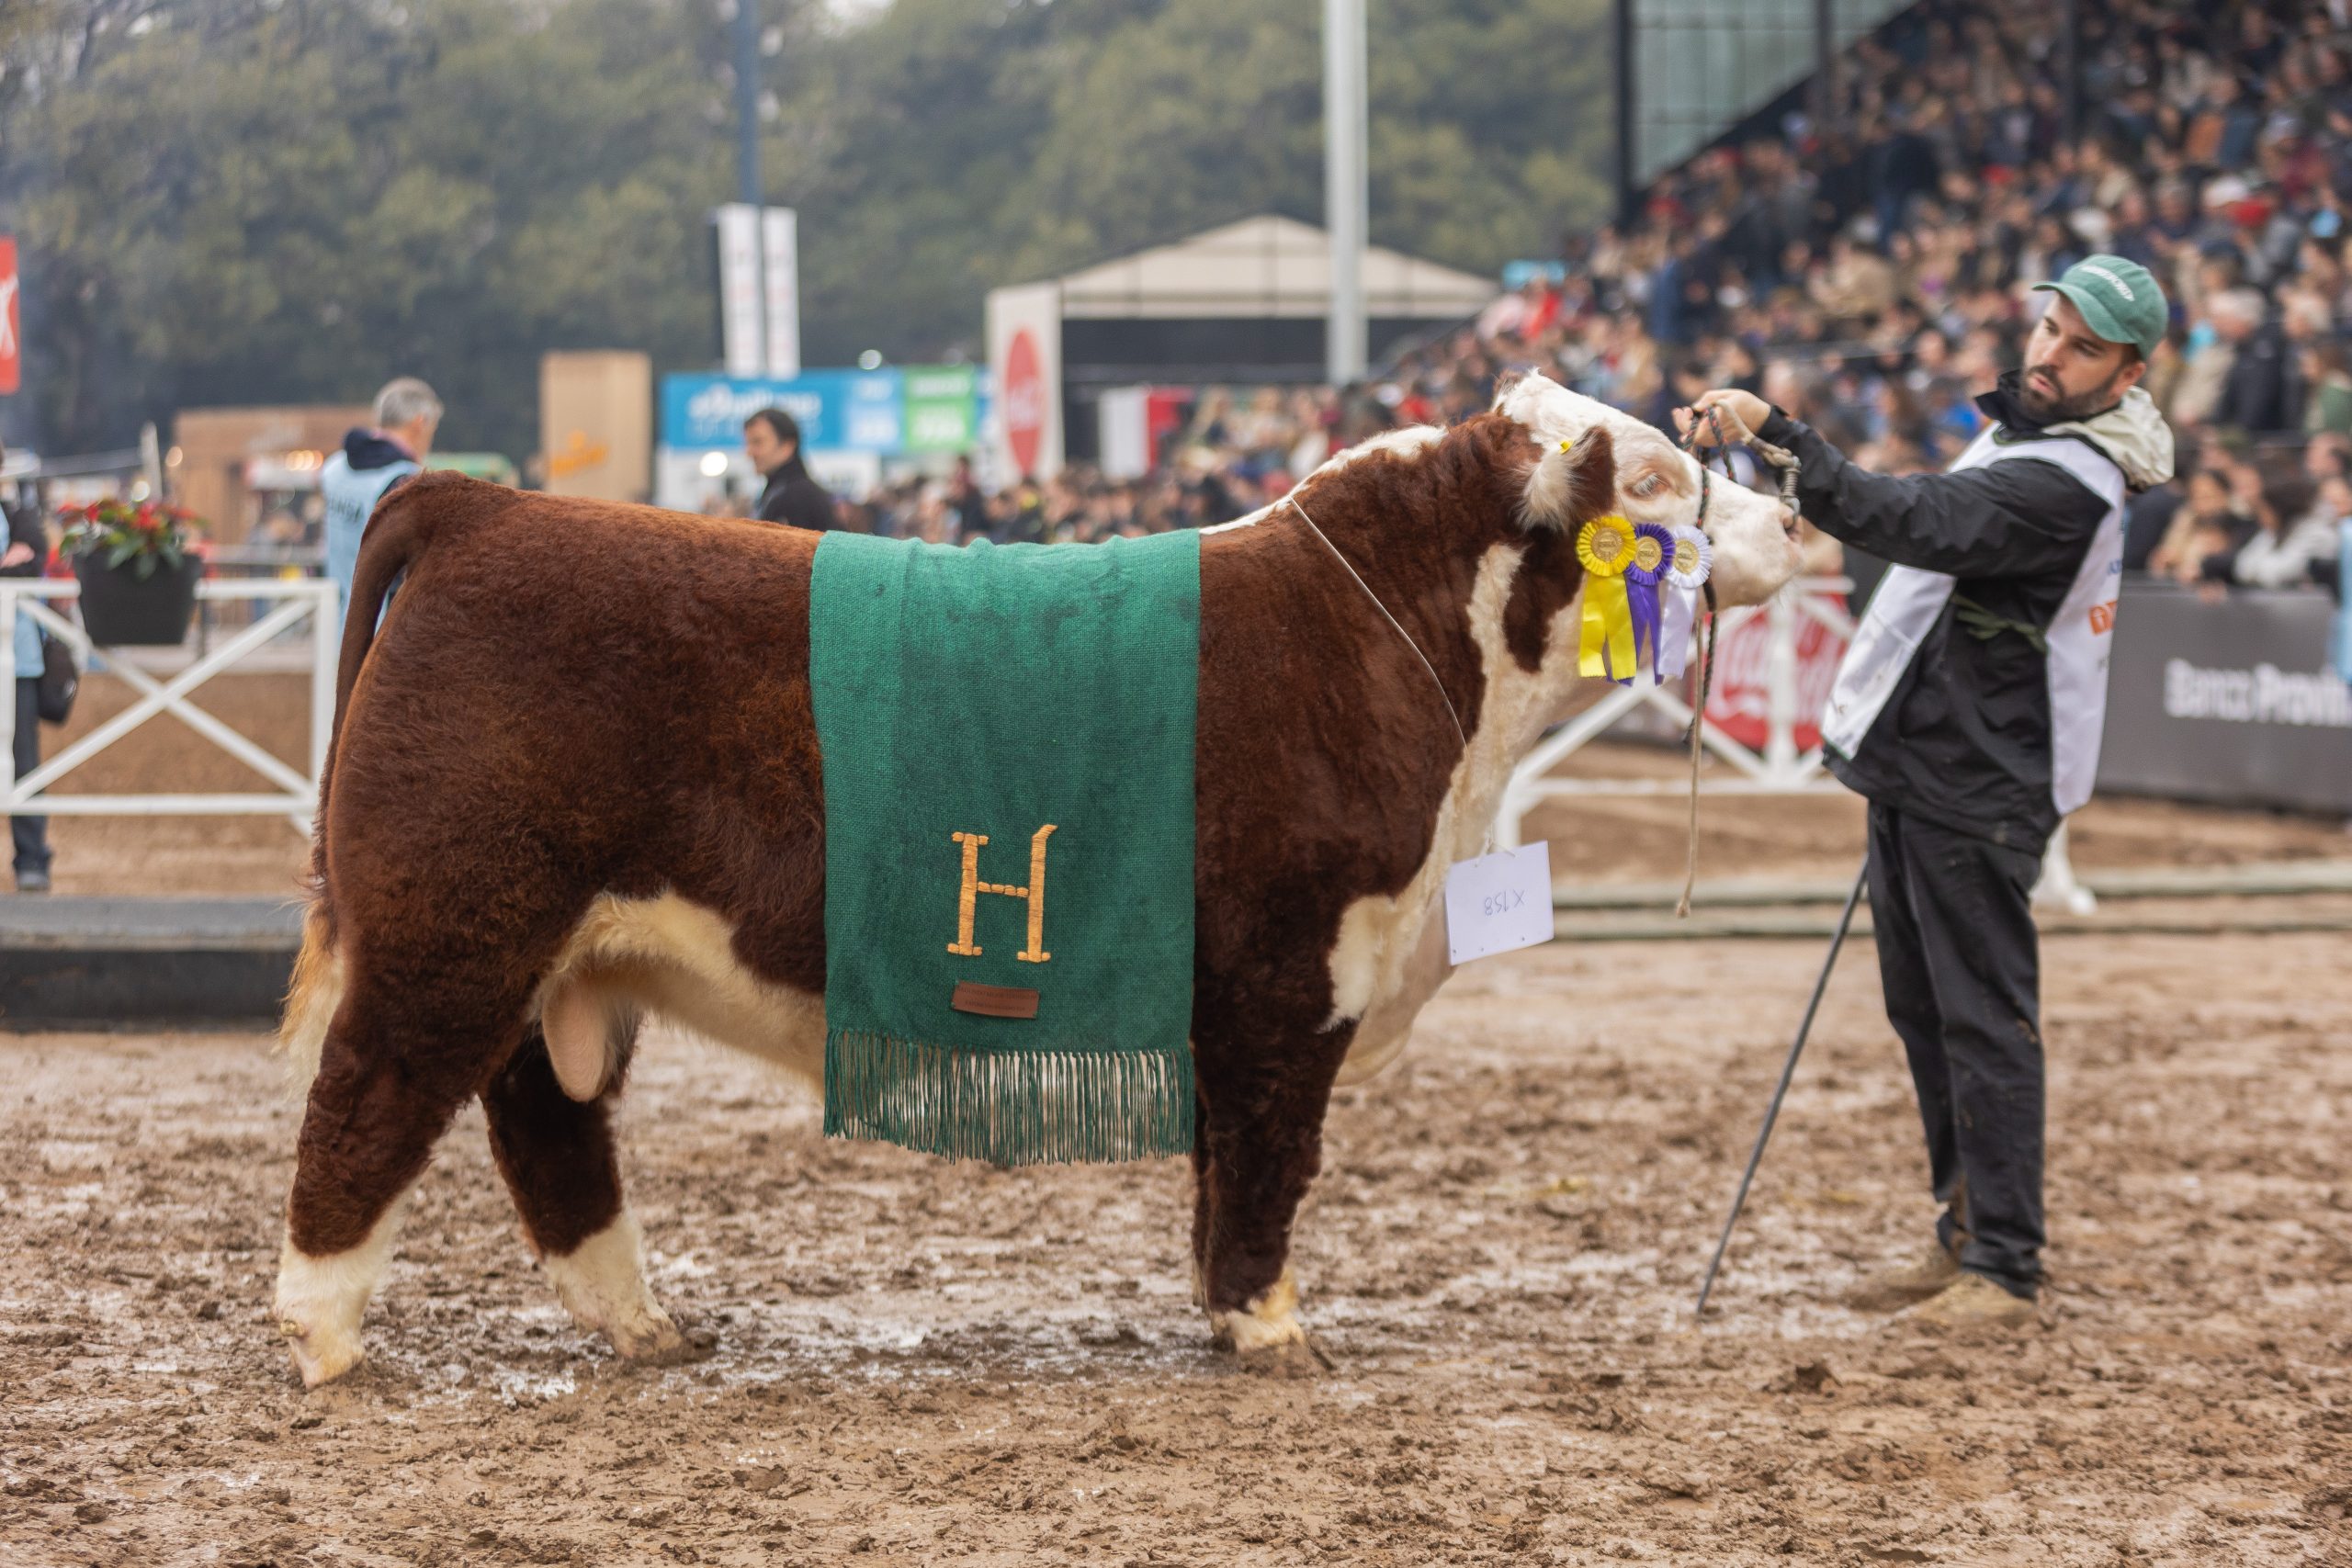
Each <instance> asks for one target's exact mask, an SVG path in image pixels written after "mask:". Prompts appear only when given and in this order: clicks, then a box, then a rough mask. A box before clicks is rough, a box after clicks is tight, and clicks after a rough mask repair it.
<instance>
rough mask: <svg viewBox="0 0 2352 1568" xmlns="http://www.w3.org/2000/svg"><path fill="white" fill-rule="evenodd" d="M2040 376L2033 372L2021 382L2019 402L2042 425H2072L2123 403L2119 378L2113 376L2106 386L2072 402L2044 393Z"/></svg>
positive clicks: (2082, 394)
mask: <svg viewBox="0 0 2352 1568" xmlns="http://www.w3.org/2000/svg"><path fill="white" fill-rule="evenodd" d="M2039 374H2040V373H2039V372H2037V371H2032V370H2029V371H2027V372H2026V373H2025V374H2024V375H2022V376H2020V377H2018V402H2019V403H2021V404H2023V405H2024V407H2025V412H2027V413H2029V414H2030V415H2032V416H2033V418H2034V419H2035V420H2036V421H2037V422H2038V423H2042V424H2072V423H2077V422H2079V421H2082V420H2086V419H2088V418H2090V417H2091V416H2092V415H2094V414H2102V413H2105V412H2107V411H2108V410H2109V409H2111V408H2113V407H2114V406H2115V405H2116V404H2117V402H2119V401H2120V398H2119V397H2118V395H2117V393H2116V390H2115V383H2116V381H2117V380H2118V379H2119V378H2120V375H2119V376H2110V377H2109V378H2107V381H2106V382H2105V384H2103V385H2101V386H2098V387H2094V388H2092V389H2090V390H2089V391H2087V392H2083V393H2080V394H2078V395H2076V396H2075V397H2071V398H2060V397H2053V396H2052V394H2050V393H2049V392H2046V391H2044V390H2042V389H2041V384H2040V383H2039V382H2038V381H2037V380H2036V377H2037V376H2038V375H2039Z"/></svg>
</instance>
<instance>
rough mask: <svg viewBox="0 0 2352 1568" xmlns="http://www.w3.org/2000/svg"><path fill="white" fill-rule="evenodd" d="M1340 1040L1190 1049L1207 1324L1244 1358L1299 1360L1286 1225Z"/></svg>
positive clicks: (1301, 1346)
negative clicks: (1197, 1101) (1200, 1120)
mask: <svg viewBox="0 0 2352 1568" xmlns="http://www.w3.org/2000/svg"><path fill="white" fill-rule="evenodd" d="M1345 1054H1346V1044H1345V1042H1344V1041H1340V1042H1339V1043H1337V1045H1336V1046H1335V1045H1334V1044H1333V1043H1332V1042H1331V1040H1330V1038H1329V1036H1325V1035H1319V1034H1318V1035H1306V1036H1304V1037H1302V1038H1299V1039H1297V1040H1295V1041H1283V1042H1280V1043H1276V1042H1272V1041H1269V1040H1266V1039H1264V1038H1262V1037H1261V1038H1259V1039H1257V1040H1254V1041H1252V1042H1251V1043H1250V1046H1249V1047H1248V1048H1247V1049H1246V1051H1245V1050H1244V1049H1239V1048H1228V1049H1225V1050H1218V1049H1216V1048H1214V1047H1211V1048H1209V1049H1206V1050H1204V1051H1202V1052H1201V1053H1200V1061H1199V1070H1200V1075H1201V1086H1202V1099H1203V1101H1204V1103H1203V1106H1202V1111H1203V1117H1204V1129H1203V1132H1202V1135H1201V1140H1200V1142H1201V1154H1200V1157H1199V1158H1198V1159H1197V1160H1196V1162H1195V1166H1194V1168H1195V1170H1196V1171H1197V1172H1198V1174H1199V1178H1200V1179H1202V1180H1203V1181H1204V1183H1205V1184H1206V1191H1205V1192H1204V1194H1201V1195H1200V1196H1199V1198H1198V1199H1197V1201H1196V1204H1195V1213H1194V1221H1195V1224H1196V1226H1197V1227H1198V1234H1197V1235H1196V1238H1195V1239H1196V1249H1197V1254H1198V1262H1199V1265H1200V1268H1201V1271H1202V1275H1203V1279H1202V1287H1203V1288H1202V1293H1203V1296H1204V1305H1206V1306H1207V1308H1208V1313H1209V1326H1210V1329H1211V1331H1212V1332H1213V1333H1214V1334H1215V1336H1216V1339H1217V1341H1218V1342H1219V1343H1220V1344H1225V1345H1229V1346H1231V1347H1232V1348H1233V1349H1234V1350H1236V1351H1237V1352H1238V1353H1239V1354H1240V1355H1241V1356H1242V1358H1243V1359H1245V1360H1261V1359H1262V1360H1267V1361H1273V1362H1280V1363H1284V1364H1288V1365H1292V1366H1299V1365H1303V1364H1305V1363H1306V1361H1307V1360H1308V1359H1311V1358H1312V1355H1313V1352H1312V1348H1311V1347H1310V1346H1309V1344H1308V1342H1307V1338H1306V1330H1305V1329H1304V1328H1302V1327H1301V1326H1300V1325H1299V1322H1298V1287H1297V1285H1296V1283H1295V1281H1294V1280H1293V1278H1292V1275H1291V1269H1290V1239H1291V1223H1292V1221H1293V1220H1294V1219H1295V1217H1296V1215H1297V1213H1298V1205H1299V1203H1300V1201H1302V1200H1303V1199H1304V1198H1305V1197H1306V1190H1307V1188H1308V1187H1309V1186H1310V1185H1312V1184H1313V1182H1314V1180H1315V1175H1316V1172H1317V1170H1318V1169H1320V1168H1321V1166H1322V1159H1323V1111H1324V1108H1325V1107H1326V1106H1327V1105H1328V1104H1329V1101H1330V1098H1331V1083H1332V1079H1333V1078H1334V1077H1337V1075H1338V1073H1339V1066H1340V1057H1341V1056H1343V1055H1345Z"/></svg>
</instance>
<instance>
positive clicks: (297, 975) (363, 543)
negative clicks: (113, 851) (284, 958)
mask: <svg viewBox="0 0 2352 1568" xmlns="http://www.w3.org/2000/svg"><path fill="white" fill-rule="evenodd" d="M476 484H477V481H475V480H472V479H466V478H464V477H463V476H462V475H458V474H424V475H420V476H419V477H417V478H415V479H407V480H403V481H401V482H400V483H398V484H396V485H394V486H393V488H392V490H391V491H390V493H388V494H387V495H386V496H385V497H384V498H383V500H381V501H379V502H377V503H376V510H375V512H374V513H372V514H371V515H370V516H369V517H368V526H367V530H366V532H365V533H363V534H362V535H361V536H360V544H359V561H358V565H357V567H356V570H354V572H353V573H352V580H351V599H350V603H349V604H347V605H346V606H345V610H344V617H343V647H342V649H341V651H340V652H339V653H338V654H337V656H336V662H335V672H334V722H333V724H332V725H331V726H330V727H329V728H328V730H327V750H326V758H325V760H324V761H323V762H322V764H321V767H320V770H319V809H318V815H317V816H316V817H315V818H312V819H311V871H310V875H309V877H308V879H307V881H308V884H309V893H310V899H309V904H310V907H309V908H308V910H307V911H306V912H305V914H304V916H303V919H302V951H301V955H300V957H299V958H298V959H297V960H296V961H295V964H294V977H293V983H292V985H291V986H290V987H288V991H287V994H286V1011H285V1014H284V1017H283V1019H282V1021H281V1022H280V1024H279V1029H278V1041H279V1043H280V1044H281V1045H282V1046H283V1047H284V1049H285V1051H286V1054H287V1060H288V1069H289V1071H290V1072H291V1073H292V1075H293V1077H294V1080H295V1085H296V1088H297V1089H301V1090H307V1089H309V1087H310V1080H311V1074H313V1073H315V1072H316V1071H317V1070H318V1064H319V1051H320V1049H321V1047H322V1045H323V1044H324V1043H325V1040H326V1031H327V1023H328V1021H330V1020H332V1019H333V1018H334V1010H335V1007H336V1006H337V1004H338V1003H340V1002H341V1000H342V998H343V964H342V960H341V959H340V957H339V956H338V955H337V953H336V952H335V918H334V905H333V903H332V902H331V901H330V899H329V897H328V892H327V788H328V784H329V781H330V780H332V779H333V778H334V760H335V753H336V752H337V751H338V750H340V749H341V747H342V741H343V721H344V716H345V714H347V713H348V712H349V711H350V708H351V692H352V688H353V687H354V686H356V685H357V684H358V682H359V668H360V666H361V664H363V663H364V662H365V661H366V660H367V658H368V646H369V645H370V644H371V643H373V642H374V641H375V640H376V622H377V619H378V617H379V616H380V615H382V614H383V609H384V602H385V601H386V600H387V599H389V598H390V596H391V592H392V584H393V583H395V582H396V581H399V580H400V576H401V573H402V572H404V571H406V570H408V569H409V568H410V567H411V566H412V565H413V564H414V563H415V561H416V559H417V558H418V557H420V556H422V555H423V554H424V550H425V547H427V546H429V545H430V544H431V543H432V542H433V537H434V535H435V532H436V531H437V529H438V525H439V523H440V521H441V519H442V518H443V517H445V516H447V514H448V513H450V512H451V511H452V510H454V508H453V507H452V506H451V504H450V503H451V502H453V501H456V500H457V499H458V498H457V496H455V495H453V494H452V493H451V492H453V491H465V490H469V489H472V488H474V487H475V486H476ZM481 488H484V489H489V488H490V487H486V486H485V487H481Z"/></svg>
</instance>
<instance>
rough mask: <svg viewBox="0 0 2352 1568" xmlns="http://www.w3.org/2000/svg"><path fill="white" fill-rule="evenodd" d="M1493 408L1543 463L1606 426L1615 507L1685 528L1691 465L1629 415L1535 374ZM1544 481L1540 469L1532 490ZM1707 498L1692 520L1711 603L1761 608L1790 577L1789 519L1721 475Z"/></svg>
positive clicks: (1694, 482) (1793, 557)
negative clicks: (1709, 573) (1708, 567)
mask: <svg viewBox="0 0 2352 1568" xmlns="http://www.w3.org/2000/svg"><path fill="white" fill-rule="evenodd" d="M1495 410H1496V412H1498V413H1501V414H1503V415H1505V416H1506V417H1508V418H1510V419H1513V420H1516V421H1518V422H1519V423H1521V424H1522V425H1524V426H1526V427H1527V429H1528V430H1529V431H1530V432H1532V434H1534V436H1535V439H1536V443H1537V445H1538V446H1539V447H1541V448H1542V450H1543V452H1544V465H1545V466H1549V465H1553V464H1557V463H1561V462H1564V461H1565V459H1564V458H1563V457H1562V456H1561V455H1560V443H1561V442H1563V441H1574V440H1575V439H1576V438H1577V437H1579V436H1581V435H1583V434H1585V433H1586V432H1587V431H1589V430H1591V429H1592V428H1594V427H1595V426H1601V427H1604V428H1606V429H1607V430H1608V432H1609V435H1610V440H1611V443H1612V444H1613V445H1614V446H1615V448H1616V453H1617V502H1616V509H1617V510H1618V511H1619V512H1622V513H1624V514H1625V515H1626V516H1627V517H1628V518H1631V519H1632V520H1633V521H1634V522H1636V523H1663V524H1668V525H1672V524H1677V523H1689V522H1691V521H1692V520H1693V517H1694V515H1695V514H1696V513H1697V512H1698V510H1699V496H1700V492H1701V487H1700V482H1699V464H1698V462H1697V460H1696V459H1694V458H1692V457H1691V456H1690V455H1689V454H1688V453H1685V452H1683V451H1681V450H1680V449H1679V448H1678V447H1677V446H1675V445H1674V443H1673V442H1671V441H1668V439H1667V438H1666V437H1665V436H1664V435H1662V434H1659V433H1658V432H1657V430H1656V429H1654V428H1653V427H1651V426H1650V425H1647V424H1645V423H1642V422H1641V421H1640V420H1638V419H1635V418H1634V416H1633V415H1631V414H1629V413H1621V412H1618V411H1617V410H1615V409H1612V408H1611V407H1610V406H1609V405H1608V404H1606V403H1604V402H1601V401H1600V400H1597V399H1593V398H1588V397H1586V396H1584V395H1583V394H1581V393H1578V392H1571V391H1569V390H1568V389H1566V387H1563V386H1561V385H1560V384H1559V383H1558V382H1556V381H1554V380H1551V379H1550V378H1547V377H1544V376H1543V375H1540V374H1537V375H1529V376H1526V377H1524V378H1521V379H1520V380H1519V381H1517V382H1516V383H1514V384H1512V385H1511V386H1510V387H1507V388H1505V389H1503V391H1502V393H1501V395H1500V396H1498V398H1496V400H1495ZM1543 483H1544V473H1543V469H1542V468H1540V467H1539V469H1538V471H1537V474H1536V475H1535V477H1534V479H1532V486H1531V488H1533V487H1540V486H1541V485H1542V484H1543ZM1706 497H1707V514H1706V515H1705V516H1704V517H1702V518H1698V519H1697V521H1698V523H1699V525H1700V527H1701V528H1702V529H1703V530H1704V531H1705V533H1706V536H1707V539H1708V541H1709V543H1710V544H1711V545H1712V546H1713V550H1714V570H1713V577H1712V578H1711V579H1710V581H1711V582H1712V583H1713V588H1714V596H1715V603H1716V604H1717V605H1718V606H1721V607H1728V606H1730V605H1733V604H1762V603H1763V602H1764V601H1765V600H1767V599H1769V598H1770V597H1771V596H1772V595H1773V594H1774V593H1776V592H1780V589H1781V584H1783V583H1785V582H1787V581H1789V580H1790V579H1791V578H1792V577H1794V576H1796V574H1797V569H1798V566H1799V564H1800V562H1799V556H1798V552H1797V541H1796V519H1795V518H1794V517H1792V516H1791V515H1790V513H1789V510H1788V508H1787V507H1785V506H1782V505H1781V502H1779V500H1778V499H1777V498H1775V497H1772V496H1768V495H1759V494H1758V493H1757V492H1756V491H1752V490H1748V489H1747V488H1746V487H1744V486H1742V485H1739V484H1736V483H1734V482H1733V481H1732V480H1730V479H1725V478H1724V476H1723V475H1721V474H1717V475H1715V476H1714V479H1713V482H1712V483H1710V484H1708V485H1707V486H1706Z"/></svg>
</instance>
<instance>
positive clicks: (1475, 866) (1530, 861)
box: [1445, 843, 1552, 964]
mask: <svg viewBox="0 0 2352 1568" xmlns="http://www.w3.org/2000/svg"><path fill="white" fill-rule="evenodd" d="M1551 940H1552V846H1551V845H1549V844H1544V843H1535V844H1521V846H1520V847H1519V848H1518V849H1515V850H1499V851H1498V852H1495V853H1493V854H1490V855H1480V856H1479V857H1478V858H1477V859H1476V860H1464V861H1456V862H1454V863H1453V869H1452V870H1450V871H1448V872H1447V873H1446V874H1445V945H1446V952H1447V957H1448V958H1449V959H1450V960H1451V961H1452V962H1453V963H1455V964H1467V963H1469V962H1470V961H1471V960H1472V959H1474V958H1492V957H1493V956H1494V955H1495V954H1496V953H1510V952H1512V951H1513V950H1515V949H1518V948H1521V947H1533V946H1534V945H1535V944H1536V943H1538V942H1549V941H1551Z"/></svg>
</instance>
